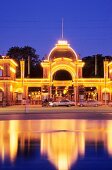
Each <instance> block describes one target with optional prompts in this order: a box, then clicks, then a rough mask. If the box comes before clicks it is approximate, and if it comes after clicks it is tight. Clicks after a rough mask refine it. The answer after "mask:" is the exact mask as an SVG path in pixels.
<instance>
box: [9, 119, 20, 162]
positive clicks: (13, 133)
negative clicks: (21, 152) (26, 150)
mask: <svg viewBox="0 0 112 170" xmlns="http://www.w3.org/2000/svg"><path fill="white" fill-rule="evenodd" d="M17 130H18V124H17V121H16V122H15V121H13V120H11V121H10V126H9V133H10V159H11V161H12V162H13V161H14V160H15V158H16V155H17V149H18V134H17Z"/></svg>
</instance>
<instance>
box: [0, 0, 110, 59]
mask: <svg viewBox="0 0 112 170" xmlns="http://www.w3.org/2000/svg"><path fill="white" fill-rule="evenodd" d="M62 18H64V39H66V40H68V42H69V43H70V44H71V47H73V48H74V50H75V51H76V52H77V53H78V54H80V56H81V57H85V56H87V55H93V54H97V53H99V54H103V55H112V0H0V54H2V55H5V53H6V52H7V50H8V49H9V48H10V47H12V46H19V47H21V46H25V45H29V46H32V47H33V48H35V49H36V50H37V53H38V54H39V55H40V57H41V58H42V57H43V56H44V55H45V54H48V53H49V52H50V50H51V49H52V48H53V47H54V45H55V44H56V43H57V41H58V40H59V39H60V38H61V19H62Z"/></svg>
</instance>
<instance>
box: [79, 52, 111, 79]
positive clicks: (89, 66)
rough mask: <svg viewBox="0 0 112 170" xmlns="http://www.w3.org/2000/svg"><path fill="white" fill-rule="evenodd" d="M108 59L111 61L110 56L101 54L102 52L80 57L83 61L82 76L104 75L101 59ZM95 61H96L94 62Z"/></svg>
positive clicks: (100, 76)
mask: <svg viewBox="0 0 112 170" xmlns="http://www.w3.org/2000/svg"><path fill="white" fill-rule="evenodd" d="M104 60H108V61H112V57H111V56H103V55H102V54H96V55H93V56H87V57H84V58H82V61H83V62H84V63H85V65H84V67H83V70H82V72H83V77H84V78H89V77H91V78H95V77H96V78H97V77H98V78H103V77H104V65H103V61H104ZM95 61H96V62H95ZM95 63H96V67H97V74H96V75H95Z"/></svg>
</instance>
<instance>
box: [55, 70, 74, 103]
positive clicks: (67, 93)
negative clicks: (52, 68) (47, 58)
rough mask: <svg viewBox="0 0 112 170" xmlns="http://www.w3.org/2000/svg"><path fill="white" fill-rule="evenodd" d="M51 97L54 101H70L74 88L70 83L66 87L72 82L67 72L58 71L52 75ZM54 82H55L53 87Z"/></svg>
mask: <svg viewBox="0 0 112 170" xmlns="http://www.w3.org/2000/svg"><path fill="white" fill-rule="evenodd" d="M52 81H53V86H52V96H53V99H54V100H58V99H62V98H68V99H70V100H72V98H73V93H74V88H73V86H72V83H71V84H70V85H68V82H72V75H71V74H70V73H69V72H68V71H67V70H58V71H56V72H55V73H54V74H53V77H52ZM54 82H57V83H56V84H59V85H55V83H54Z"/></svg>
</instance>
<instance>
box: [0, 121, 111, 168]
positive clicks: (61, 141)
mask: <svg viewBox="0 0 112 170" xmlns="http://www.w3.org/2000/svg"><path fill="white" fill-rule="evenodd" d="M23 169H25V170H112V120H9V121H0V170H23Z"/></svg>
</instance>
